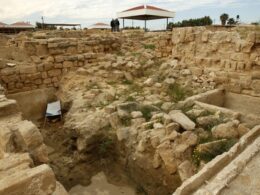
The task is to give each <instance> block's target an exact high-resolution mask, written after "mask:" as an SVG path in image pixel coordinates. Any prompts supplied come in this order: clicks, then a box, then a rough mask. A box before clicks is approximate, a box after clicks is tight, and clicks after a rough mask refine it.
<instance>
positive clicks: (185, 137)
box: [181, 131, 198, 146]
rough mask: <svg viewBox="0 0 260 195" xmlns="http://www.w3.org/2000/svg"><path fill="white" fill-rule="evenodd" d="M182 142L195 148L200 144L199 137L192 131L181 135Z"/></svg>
mask: <svg viewBox="0 0 260 195" xmlns="http://www.w3.org/2000/svg"><path fill="white" fill-rule="evenodd" d="M181 142H182V143H184V144H186V145H188V146H195V145H196V144H197V142H198V136H197V135H196V134H195V133H193V132H191V131H185V132H183V133H182V134H181Z"/></svg>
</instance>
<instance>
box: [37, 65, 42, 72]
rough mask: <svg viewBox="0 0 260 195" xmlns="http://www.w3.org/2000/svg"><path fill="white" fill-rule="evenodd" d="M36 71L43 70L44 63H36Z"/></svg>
mask: <svg viewBox="0 0 260 195" xmlns="http://www.w3.org/2000/svg"><path fill="white" fill-rule="evenodd" d="M36 67H37V71H39V72H42V71H43V70H44V64H37V65H36Z"/></svg>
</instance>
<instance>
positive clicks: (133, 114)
mask: <svg viewBox="0 0 260 195" xmlns="http://www.w3.org/2000/svg"><path fill="white" fill-rule="evenodd" d="M131 116H132V118H141V117H143V113H142V112H140V111H133V112H131Z"/></svg>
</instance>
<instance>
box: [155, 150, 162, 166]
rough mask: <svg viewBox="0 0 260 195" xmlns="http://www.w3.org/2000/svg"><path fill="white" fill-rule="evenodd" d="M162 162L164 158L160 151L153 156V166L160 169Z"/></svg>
mask: <svg viewBox="0 0 260 195" xmlns="http://www.w3.org/2000/svg"><path fill="white" fill-rule="evenodd" d="M161 164H162V159H161V157H160V155H159V153H158V152H155V154H154V156H153V168H155V169H158V168H159V167H160V166H161Z"/></svg>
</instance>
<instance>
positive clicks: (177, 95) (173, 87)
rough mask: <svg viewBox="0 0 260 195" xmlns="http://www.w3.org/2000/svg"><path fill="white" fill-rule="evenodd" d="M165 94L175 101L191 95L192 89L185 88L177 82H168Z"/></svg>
mask: <svg viewBox="0 0 260 195" xmlns="http://www.w3.org/2000/svg"><path fill="white" fill-rule="evenodd" d="M167 94H168V95H169V96H170V97H171V99H172V100H173V101H175V102H178V101H181V100H184V99H185V98H186V97H187V96H190V95H192V91H190V90H188V89H185V88H183V87H181V86H180V85H178V84H177V83H174V84H170V85H169V86H168V88H167Z"/></svg>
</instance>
